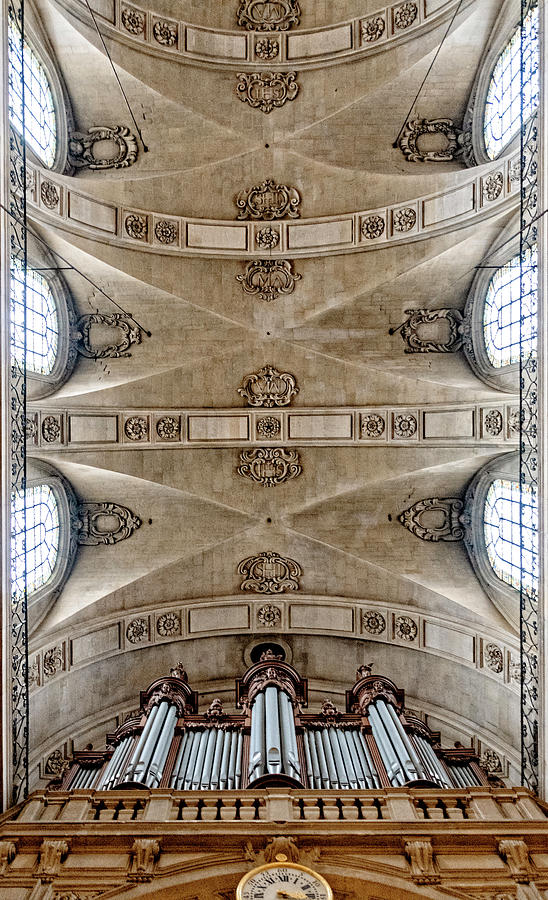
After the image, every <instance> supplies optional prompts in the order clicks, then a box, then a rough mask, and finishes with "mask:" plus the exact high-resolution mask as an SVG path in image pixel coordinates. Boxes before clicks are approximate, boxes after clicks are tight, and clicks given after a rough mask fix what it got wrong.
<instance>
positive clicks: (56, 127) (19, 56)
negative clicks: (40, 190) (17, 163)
mask: <svg viewBox="0 0 548 900" xmlns="http://www.w3.org/2000/svg"><path fill="white" fill-rule="evenodd" d="M8 45H9V52H8V68H9V120H10V123H11V125H12V126H13V128H15V130H16V131H18V132H19V134H22V132H23V121H24V131H25V146H26V150H27V152H28V154H29V156H30V157H31V159H32V158H34V159H35V161H37V162H39V163H40V165H43V166H46V167H47V168H49V169H52V170H53V171H56V172H67V173H70V172H71V171H72V169H71V167H70V166H68V165H67V151H68V135H69V132H70V131H72V130H73V124H74V123H73V116H72V109H71V104H70V101H69V97H68V93H67V90H66V88H65V85H64V81H63V78H62V76H61V73H60V71H59V69H58V66H57V64H56V61H55V54H54V52H53V49H52V47H51V45H50V43H49V40H48V38H47V35H46V33H45V31H44V29H43V27H42V25H41V22H40V20H39V18H38V16H37V14H36V12H35V10H34V9H33V7H32V5H31V4H30V3H28V4H26V5H25V25H24V37H23V40H21V29H20V26H19V23H18V22H16V21H15V19H14V17H13V15H12V14H11V13H10V19H9V24H8ZM21 72H23V77H24V82H25V99H24V116H23V91H22V84H21V80H22V79H21Z"/></svg>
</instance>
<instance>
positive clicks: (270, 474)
mask: <svg viewBox="0 0 548 900" xmlns="http://www.w3.org/2000/svg"><path fill="white" fill-rule="evenodd" d="M300 462H301V460H300V457H299V454H298V452H297V450H285V449H284V448H283V447H255V448H254V449H253V450H242V451H241V453H240V465H239V466H238V474H239V475H242V476H243V477H244V478H249V479H250V480H251V481H255V482H257V483H258V484H262V485H263V487H274V485H276V484H285V482H287V481H290V480H291V479H292V478H297V476H298V475H300V474H301V472H302V470H303V468H302V466H301V464H300Z"/></svg>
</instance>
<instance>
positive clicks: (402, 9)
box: [394, 3, 419, 30]
mask: <svg viewBox="0 0 548 900" xmlns="http://www.w3.org/2000/svg"><path fill="white" fill-rule="evenodd" d="M418 14H419V10H418V8H417V4H416V3H403V4H402V6H398V7H397V8H396V9H395V10H394V28H398V29H400V30H403V29H404V28H409V26H410V25H412V24H413V22H414V21H415V19H416V18H417V16H418Z"/></svg>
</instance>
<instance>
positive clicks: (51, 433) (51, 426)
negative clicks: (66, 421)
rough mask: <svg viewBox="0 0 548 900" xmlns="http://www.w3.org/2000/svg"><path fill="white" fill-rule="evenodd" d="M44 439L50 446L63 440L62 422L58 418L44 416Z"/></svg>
mask: <svg viewBox="0 0 548 900" xmlns="http://www.w3.org/2000/svg"><path fill="white" fill-rule="evenodd" d="M42 437H43V439H44V440H45V441H46V442H47V443H48V444H54V443H55V442H56V441H58V440H59V439H60V438H61V420H60V418H59V417H58V416H44V418H43V419H42Z"/></svg>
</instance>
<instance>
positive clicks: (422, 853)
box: [404, 840, 441, 884]
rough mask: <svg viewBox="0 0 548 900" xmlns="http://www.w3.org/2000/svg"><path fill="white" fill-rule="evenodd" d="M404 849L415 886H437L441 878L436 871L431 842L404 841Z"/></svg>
mask: <svg viewBox="0 0 548 900" xmlns="http://www.w3.org/2000/svg"><path fill="white" fill-rule="evenodd" d="M404 848H405V855H406V857H407V860H408V862H409V866H410V869H411V878H412V879H413V881H414V882H415V884H439V883H440V881H441V877H440V875H439V874H438V872H437V870H436V866H435V862H434V852H433V849H432V843H431V841H430V840H413V841H406V842H405V844H404Z"/></svg>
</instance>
